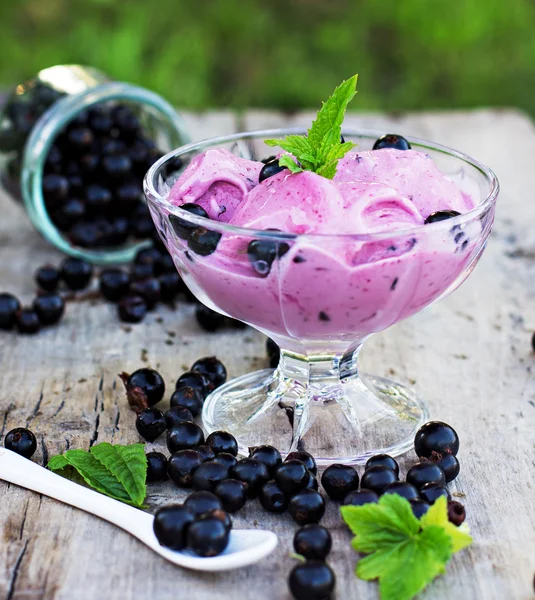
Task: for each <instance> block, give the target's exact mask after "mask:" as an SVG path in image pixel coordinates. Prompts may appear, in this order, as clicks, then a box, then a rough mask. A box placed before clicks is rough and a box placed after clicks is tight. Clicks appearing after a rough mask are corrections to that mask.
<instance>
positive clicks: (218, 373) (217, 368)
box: [190, 356, 227, 389]
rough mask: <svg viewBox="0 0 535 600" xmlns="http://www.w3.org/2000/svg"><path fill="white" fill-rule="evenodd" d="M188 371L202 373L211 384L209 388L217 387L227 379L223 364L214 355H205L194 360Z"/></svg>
mask: <svg viewBox="0 0 535 600" xmlns="http://www.w3.org/2000/svg"><path fill="white" fill-rule="evenodd" d="M190 371H196V372H198V373H202V374H203V375H204V376H205V377H206V379H208V381H209V382H210V384H211V386H210V387H211V389H215V388H218V387H219V386H220V385H223V384H224V383H225V381H226V380H227V369H226V368H225V365H224V364H223V363H222V362H221V361H220V360H219V359H218V358H216V357H215V356H206V357H205V358H200V359H199V360H197V361H195V362H194V363H193V365H192V366H191V369H190Z"/></svg>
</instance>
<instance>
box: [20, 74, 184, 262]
mask: <svg viewBox="0 0 535 600" xmlns="http://www.w3.org/2000/svg"><path fill="white" fill-rule="evenodd" d="M117 100H119V101H129V102H135V103H138V104H141V105H142V106H143V107H145V108H147V109H148V110H150V111H152V112H153V113H154V114H155V115H158V116H159V117H160V118H162V117H163V119H164V122H165V124H166V126H167V135H168V136H169V137H168V139H169V142H170V144H171V145H177V144H180V143H184V141H186V142H188V141H189V135H188V134H187V132H186V128H185V125H184V122H183V120H182V118H181V117H180V115H179V114H178V113H177V112H176V110H175V109H174V108H173V107H172V106H171V104H169V103H168V102H167V101H166V100H164V99H163V98H161V97H160V96H158V94H155V93H154V92H151V91H149V90H147V89H145V88H142V87H138V86H135V85H131V84H129V83H123V82H110V83H103V84H100V85H98V86H96V87H93V88H89V89H87V90H86V91H84V92H80V93H77V94H75V95H67V96H64V97H63V98H60V99H59V100H57V101H56V102H55V103H54V104H53V105H52V106H51V107H50V108H49V109H48V110H47V111H46V112H45V113H44V114H43V115H42V116H41V117H40V119H39V120H38V121H37V123H36V124H35V126H34V128H33V130H32V132H31V133H30V135H29V137H28V139H27V141H26V145H25V148H24V153H23V162H22V172H21V195H22V200H23V202H24V205H25V207H26V211H27V213H28V216H29V217H30V220H31V222H32V224H33V225H34V227H35V228H36V229H37V230H38V231H39V232H40V233H41V234H42V235H43V237H44V238H45V239H46V240H47V241H49V242H50V243H52V244H53V245H54V246H56V247H57V248H58V249H59V250H61V251H63V252H65V253H66V254H69V255H71V256H75V257H77V258H82V259H85V260H89V261H90V262H93V263H96V264H117V263H124V262H129V261H131V260H132V259H133V258H134V256H135V254H136V252H137V251H138V250H140V249H141V248H144V247H146V246H147V245H150V243H151V242H150V241H149V240H144V241H140V242H133V243H131V244H128V246H126V247H118V248H102V249H99V250H92V249H89V248H81V247H77V246H73V245H72V244H71V242H70V241H69V240H68V239H67V238H66V237H65V236H64V235H63V234H62V233H61V232H60V231H59V230H58V229H57V227H56V225H55V224H54V223H53V222H52V220H51V218H50V216H49V214H48V210H47V208H46V205H45V201H44V197H43V192H42V185H43V175H44V167H45V161H46V157H47V155H48V153H49V151H50V148H51V147H52V145H53V144H54V141H55V139H56V137H57V136H58V134H59V133H60V132H61V131H62V130H63V129H64V128H65V126H66V125H67V124H68V123H69V122H70V121H71V120H72V119H73V118H74V117H75V116H76V115H77V114H79V113H80V112H81V111H83V110H86V109H88V108H90V107H92V106H94V105H96V104H99V103H101V102H108V101H117Z"/></svg>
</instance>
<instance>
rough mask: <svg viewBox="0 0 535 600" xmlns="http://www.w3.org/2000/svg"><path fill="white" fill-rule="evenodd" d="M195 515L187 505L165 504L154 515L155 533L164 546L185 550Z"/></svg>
mask: <svg viewBox="0 0 535 600" xmlns="http://www.w3.org/2000/svg"><path fill="white" fill-rule="evenodd" d="M194 520H195V515H194V514H193V513H192V511H190V510H189V509H188V508H187V507H186V506H185V505H182V504H176V505H171V506H164V507H163V508H160V509H158V510H157V511H156V514H155V515H154V524H153V528H154V534H155V535H156V539H157V540H158V541H159V542H160V544H161V545H162V546H165V547H166V548H171V549H172V550H183V549H184V548H185V547H186V544H187V537H186V535H187V531H188V528H189V526H190V525H191V524H192V523H193V521H194Z"/></svg>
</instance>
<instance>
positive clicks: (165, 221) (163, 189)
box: [145, 129, 499, 464]
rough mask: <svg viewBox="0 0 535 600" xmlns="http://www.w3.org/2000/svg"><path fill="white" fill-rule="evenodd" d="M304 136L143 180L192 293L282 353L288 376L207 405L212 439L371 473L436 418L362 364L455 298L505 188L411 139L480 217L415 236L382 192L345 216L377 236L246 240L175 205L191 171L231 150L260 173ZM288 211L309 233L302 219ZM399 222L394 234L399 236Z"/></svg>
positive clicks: (251, 236)
mask: <svg viewBox="0 0 535 600" xmlns="http://www.w3.org/2000/svg"><path fill="white" fill-rule="evenodd" d="M304 133H305V130H304V129H292V130H276V131H259V132H253V133H246V134H236V135H231V136H226V137H221V138H215V139H211V140H205V141H202V142H198V143H194V144H189V145H187V146H183V147H182V148H179V149H178V150H175V151H173V152H171V153H169V154H167V155H166V156H165V157H163V158H162V159H161V160H159V161H158V162H156V163H155V164H154V165H153V167H152V168H151V169H150V170H149V172H148V173H147V176H146V178H145V194H146V197H147V200H148V204H149V209H150V212H151V214H152V217H153V219H154V222H155V224H156V227H157V229H158V231H159V233H160V236H161V238H162V240H163V242H164V243H165V245H166V247H167V249H168V250H169V252H170V254H171V255H172V257H173V260H174V262H175V265H176V267H177V269H178V271H179V273H180V275H181V276H182V277H183V279H184V281H185V283H186V284H187V285H188V287H189V288H190V289H191V291H192V292H193V293H194V294H195V296H196V297H197V298H198V299H199V300H200V301H201V302H202V303H204V304H206V305H207V306H208V307H209V308H211V309H213V310H215V311H218V312H220V313H222V314H225V315H227V316H230V317H233V318H235V319H239V320H240V321H243V322H245V323H247V324H249V325H251V326H252V327H254V328H255V329H258V330H259V331H261V332H263V333H264V334H266V335H267V336H269V337H270V338H272V339H273V340H274V341H275V342H276V343H277V344H278V346H279V347H280V349H281V359H280V363H279V366H278V368H277V369H274V370H273V369H264V370H261V371H256V372H254V373H250V374H247V375H243V376H241V377H238V378H236V379H233V380H231V381H229V382H227V383H226V384H224V385H223V386H221V387H220V388H218V389H216V390H214V391H213V392H212V393H211V394H210V395H209V396H208V398H207V399H206V402H205V404H204V408H203V415H202V418H203V425H204V427H205V429H206V430H207V431H208V432H211V431H214V430H225V431H229V432H230V433H232V434H233V435H234V436H235V437H236V438H237V440H238V443H239V446H240V451H241V452H243V453H244V454H247V449H248V447H250V446H257V445H260V444H272V445H274V446H276V447H277V448H279V450H280V451H281V452H282V453H283V454H286V453H288V452H292V451H294V450H298V449H299V450H301V449H303V450H306V451H308V452H310V453H311V454H313V455H314V457H315V458H316V460H317V462H318V463H319V464H330V463H334V462H337V463H347V464H360V463H363V462H365V461H366V460H367V459H368V458H369V457H370V456H372V455H373V454H377V453H382V452H384V453H387V454H390V455H393V456H397V455H399V454H401V453H403V452H405V451H407V450H408V449H409V448H410V447H411V446H412V443H413V439H414V434H415V432H416V430H417V429H418V428H419V427H420V426H421V425H422V424H423V423H424V422H425V421H426V420H427V417H428V413H427V409H426V406H425V404H424V403H423V402H422V401H421V400H420V399H419V398H418V397H417V396H416V395H415V393H414V392H413V391H412V390H411V389H409V388H407V387H405V386H403V385H401V384H399V383H396V382H394V381H390V380H388V379H384V378H381V377H376V376H373V375H369V374H363V373H360V371H359V369H358V355H359V352H360V350H361V348H362V346H363V344H364V342H365V340H366V339H367V338H368V337H370V335H372V334H373V333H376V332H378V331H382V330H384V329H386V328H388V327H389V326H391V325H393V324H395V323H397V322H399V321H401V320H402V319H405V318H407V317H410V316H411V315H413V314H415V313H417V312H418V311H420V310H421V309H423V308H425V307H426V306H428V305H429V304H431V303H432V302H435V301H437V300H439V299H442V298H444V297H446V296H447V295H449V294H450V293H451V292H452V291H454V290H455V289H456V288H457V287H458V286H459V285H460V284H461V283H462V282H463V281H464V280H465V279H466V277H468V275H469V274H470V273H471V272H472V270H473V269H474V267H475V265H476V263H477V261H478V259H479V258H480V256H481V254H482V252H483V250H484V248H485V244H486V241H487V238H488V236H489V234H490V231H491V228H492V223H493V218H494V208H495V202H496V198H497V195H498V192H499V184H498V181H497V179H496V177H495V175H494V174H493V173H492V171H491V170H490V169H488V168H487V167H485V166H484V165H481V164H480V163H478V162H477V161H475V160H473V159H472V158H470V157H468V156H466V155H464V154H462V153H460V152H457V151H455V150H451V149H449V148H445V147H443V146H439V145H437V144H433V143H430V142H426V141H422V140H416V139H410V138H409V141H410V143H411V145H412V149H413V150H417V151H420V152H422V153H424V154H423V156H425V158H431V159H432V161H433V163H434V164H435V165H436V166H437V167H438V169H439V170H440V171H441V173H442V174H444V175H445V176H446V177H447V178H448V183H449V180H451V182H453V183H454V184H455V185H456V187H457V188H458V190H459V191H460V193H461V194H462V195H463V197H464V196H466V197H468V198H470V199H471V202H472V205H473V208H470V209H469V210H467V211H465V212H464V213H463V214H459V215H458V216H453V217H451V218H448V219H445V220H440V221H438V220H437V221H436V222H429V223H427V224H424V222H423V219H421V217H418V218H420V219H421V223H420V222H417V224H416V225H415V224H414V222H413V220H414V219H413V220H411V219H412V216H411V217H410V218H408V217H407V214H409V213H410V211H411V210H412V209H410V207H409V208H407V207H406V206H400V205H399V203H398V204H396V205H394V204H393V202H392V200H389V199H388V198H381V193H380V192H381V190H379V193H378V194H377V195H376V197H373V198H372V194H370V198H371V199H370V201H369V202H368V204H366V202H364V203H362V202H361V204H362V206H360V208H359V210H358V211H356V212H351V213H350V212H348V213H347V218H348V219H351V220H355V222H357V221H358V222H359V223H360V224H361V225H362V224H364V226H365V225H366V223H367V222H368V221H369V222H370V223H373V224H374V226H373V227H372V228H371V229H372V231H371V232H368V233H358V234H357V233H355V234H353V233H334V234H333V233H306V231H305V232H304V233H295V227H293V231H291V232H290V231H280V228H278V229H277V230H274V229H268V228H266V227H264V228H262V226H261V219H260V220H259V221H258V222H259V227H258V228H257V229H254V228H251V227H247V228H246V227H238V226H236V225H232V224H230V223H228V222H225V221H224V218H222V219H221V220H216V219H208V218H206V217H204V216H202V215H199V214H193V213H191V212H187V211H186V210H184V209H182V208H180V207H179V206H175V205H173V204H172V202H170V201H169V196H170V191H171V188H172V187H173V185H174V184H175V183H176V181H177V180H178V179H179V177H180V176H181V175H183V173H184V170H185V169H187V167H188V165H189V164H190V163H191V161H195V160H197V161H198V160H199V157H201V155H202V154H203V153H205V152H206V151H208V150H214V149H226V150H228V151H230V152H231V153H232V154H234V155H235V156H238V157H241V158H245V159H249V160H257V161H260V160H262V159H266V158H267V157H268V156H269V155H270V154H271V152H270V148H268V146H266V145H265V144H264V140H265V139H267V138H274V137H281V136H284V135H289V134H299V135H302V134H304ZM343 135H344V138H345V140H346V141H353V142H355V143H357V144H358V148H357V150H358V152H359V153H360V152H362V151H366V150H370V149H371V148H372V146H373V144H374V142H375V140H376V139H377V138H378V137H379V136H380V135H381V134H380V132H374V131H349V130H346V131H344V132H343ZM380 152H384V151H383V150H380ZM385 156H386V155H385ZM176 157H180V159H181V160H182V162H183V165H184V167H183V168H182V169H181V170H180V171H179V172H177V171H173V170H172V168H170V165H172V164H176V162H175V163H173V160H174V159H175V158H176ZM344 160H345V159H344ZM359 162H360V159H359ZM340 164H341V163H340ZM228 166H229V173H225V165H224V164H223V165H222V168H221V172H220V174H219V176H218V181H217V183H218V186H215V187H211V186H212V184H213V179H210V178H209V177H208V176H206V178H205V181H204V184H205V189H204V190H203V193H205V192H209V195H210V197H211V201H212V202H216V203H217V201H218V198H219V200H220V199H221V198H222V197H224V193H225V190H226V187H225V186H232V185H234V184H236V181H235V179H233V177H232V174H231V173H230V171H231V169H232V165H230V164H229V165H228ZM261 166H262V165H260V167H261ZM339 169H340V167H339ZM286 173H289V172H286ZM227 175H228V176H227ZM301 175H304V174H301ZM312 175H314V177H317V176H316V175H315V174H312ZM255 177H256V181H253V180H254V179H255ZM273 179H275V178H273ZM342 179H343V177H342ZM246 180H247V181H246V182H245V183H244V185H247V186H248V187H254V186H255V185H256V182H257V181H258V172H256V173H251V174H250V176H247V177H246ZM200 181H201V184H202V183H203V182H202V176H201V180H200ZM296 181H297V180H296ZM325 181H329V184H330V180H325ZM197 183H199V182H197ZM348 185H354V182H350V183H348ZM357 188H358V184H355V186H354V188H346V197H347V195H348V194H349V196H351V193H352V190H353V189H354V190H355V192H354V193H355V194H357V192H358V193H360V194H361V195H362V190H360V192H359V191H358V190H357ZM272 193H274V194H276V193H277V191H276V188H274V189H273V190H272ZM423 193H424V194H425V190H423ZM305 197H306V198H303V202H304V203H308V205H309V209H310V210H316V211H320V212H321V211H322V210H325V214H323V215H320V217H319V218H320V219H321V218H325V219H329V214H328V211H327V210H326V208H325V206H324V205H323V204H322V198H321V197H320V195H319V194H318V196H317V197H314V194H312V195H310V194H308V195H307V194H305ZM192 201H193V200H192ZM184 202H189V200H187V196H185V199H184ZM411 202H412V197H411ZM227 206H228V207H229V210H230V209H231V208H232V210H234V209H235V207H230V205H227ZM272 206H273V205H272ZM282 206H283V210H284V203H283V204H282ZM225 210H226V206H223V207H222V210H221V212H220V213H219V216H222V215H223V212H224V211H225ZM287 210H288V214H290V213H291V214H292V218H293V219H294V221H295V220H296V219H297V220H298V219H299V215H298V214H297V213H296V212H295V210H294V209H293V208H292V206H290V205H288V209H287ZM351 210H353V209H351ZM348 211H349V208H348ZM316 216H317V215H316ZM393 216H394V217H393ZM409 216H410V215H409ZM392 218H395V219H397V225H396V229H389V221H390V220H391V219H392ZM253 220H254V215H253ZM405 220H406V221H407V224H406V226H400V221H401V222H402V223H403V222H404V221H405ZM383 223H384V224H383ZM303 229H304V230H305V229H306V228H305V227H303Z"/></svg>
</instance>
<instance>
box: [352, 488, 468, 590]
mask: <svg viewBox="0 0 535 600" xmlns="http://www.w3.org/2000/svg"><path fill="white" fill-rule="evenodd" d="M341 512H342V517H343V519H344V521H345V522H346V524H347V525H348V526H349V528H350V530H351V531H352V532H353V533H354V534H355V537H354V538H353V541H352V546H353V548H354V550H356V551H357V552H362V553H365V554H367V555H368V556H366V557H364V558H362V559H361V560H360V561H359V562H358V564H357V568H356V574H357V576H358V577H360V578H361V579H365V580H370V579H378V580H379V590H380V595H381V600H410V599H411V598H413V597H414V596H415V595H416V594H418V593H419V592H421V591H422V590H423V589H424V588H425V587H426V586H427V585H428V584H429V583H430V582H431V581H433V579H434V578H435V577H437V575H440V574H441V573H444V572H445V569H446V564H447V562H448V561H449V559H450V558H451V556H452V555H453V553H454V552H456V551H458V550H460V549H462V548H465V547H466V546H468V545H469V544H470V543H471V540H472V538H471V537H470V535H469V533H468V528H467V527H465V528H464V529H462V528H457V527H455V526H454V525H452V524H451V523H450V522H449V521H448V515H447V503H446V499H445V498H439V499H438V500H437V501H436V502H435V504H434V505H433V506H432V507H431V508H430V509H429V511H428V512H427V514H426V515H424V516H423V517H422V518H421V519H417V518H416V517H415V516H414V514H413V512H412V509H411V506H410V504H409V502H408V501H407V500H406V499H405V498H402V497H401V496H399V495H397V494H386V495H384V496H382V497H381V498H380V500H379V502H378V503H377V504H365V505H363V506H343V507H342V508H341Z"/></svg>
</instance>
